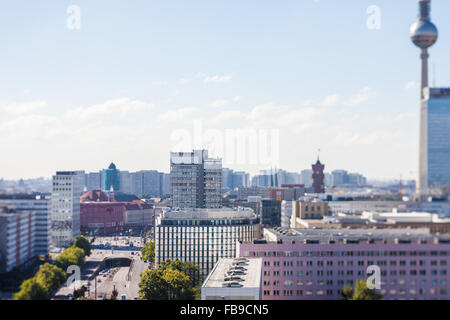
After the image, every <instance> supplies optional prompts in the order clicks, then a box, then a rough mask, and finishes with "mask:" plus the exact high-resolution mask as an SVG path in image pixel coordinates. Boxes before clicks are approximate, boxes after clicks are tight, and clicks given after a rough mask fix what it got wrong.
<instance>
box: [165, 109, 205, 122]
mask: <svg viewBox="0 0 450 320" xmlns="http://www.w3.org/2000/svg"><path fill="white" fill-rule="evenodd" d="M198 111H199V109H198V108H181V109H176V110H169V111H167V112H165V113H163V114H160V115H159V116H158V120H161V121H179V120H184V119H186V118H187V117H189V116H192V114H194V113H196V112H198Z"/></svg>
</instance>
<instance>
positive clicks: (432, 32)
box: [411, 0, 438, 100]
mask: <svg viewBox="0 0 450 320" xmlns="http://www.w3.org/2000/svg"><path fill="white" fill-rule="evenodd" d="M418 2H419V12H420V13H419V17H418V19H417V21H416V22H415V23H414V24H413V25H412V26H411V40H412V42H413V43H414V44H415V45H416V46H418V47H419V48H420V49H421V50H422V53H421V55H420V59H421V64H422V65H421V77H420V98H421V100H422V99H424V91H423V89H425V88H426V87H428V57H429V54H428V48H429V47H431V46H432V45H434V44H435V43H436V41H437V39H438V30H437V28H436V26H435V25H434V24H433V23H432V22H431V18H430V11H431V0H418Z"/></svg>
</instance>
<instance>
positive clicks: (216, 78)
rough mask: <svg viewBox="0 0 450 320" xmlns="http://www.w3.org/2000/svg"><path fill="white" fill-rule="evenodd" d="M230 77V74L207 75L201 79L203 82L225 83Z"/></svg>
mask: <svg viewBox="0 0 450 320" xmlns="http://www.w3.org/2000/svg"><path fill="white" fill-rule="evenodd" d="M231 79H232V77H231V76H219V75H216V76H207V77H205V78H204V79H203V82H204V83H225V82H230V81H231Z"/></svg>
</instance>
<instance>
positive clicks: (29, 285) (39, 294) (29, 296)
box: [13, 278, 50, 300]
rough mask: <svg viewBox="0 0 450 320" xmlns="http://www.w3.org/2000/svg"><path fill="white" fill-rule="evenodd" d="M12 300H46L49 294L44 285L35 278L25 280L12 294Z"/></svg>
mask: <svg viewBox="0 0 450 320" xmlns="http://www.w3.org/2000/svg"><path fill="white" fill-rule="evenodd" d="M13 299H14V300H48V299H50V295H49V294H48V291H47V289H46V288H45V287H44V285H43V284H42V283H41V282H40V281H39V280H38V279H37V278H31V279H28V280H25V281H24V282H23V283H22V284H21V285H20V290H19V292H17V293H15V294H14V295H13Z"/></svg>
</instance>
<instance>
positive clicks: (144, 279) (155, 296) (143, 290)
mask: <svg viewBox="0 0 450 320" xmlns="http://www.w3.org/2000/svg"><path fill="white" fill-rule="evenodd" d="M162 275H163V272H162V271H161V270H160V269H156V270H146V271H145V272H144V273H143V274H142V275H141V282H140V283H139V297H140V298H141V299H145V300H167V283H166V281H165V280H164V279H163V277H162Z"/></svg>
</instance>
